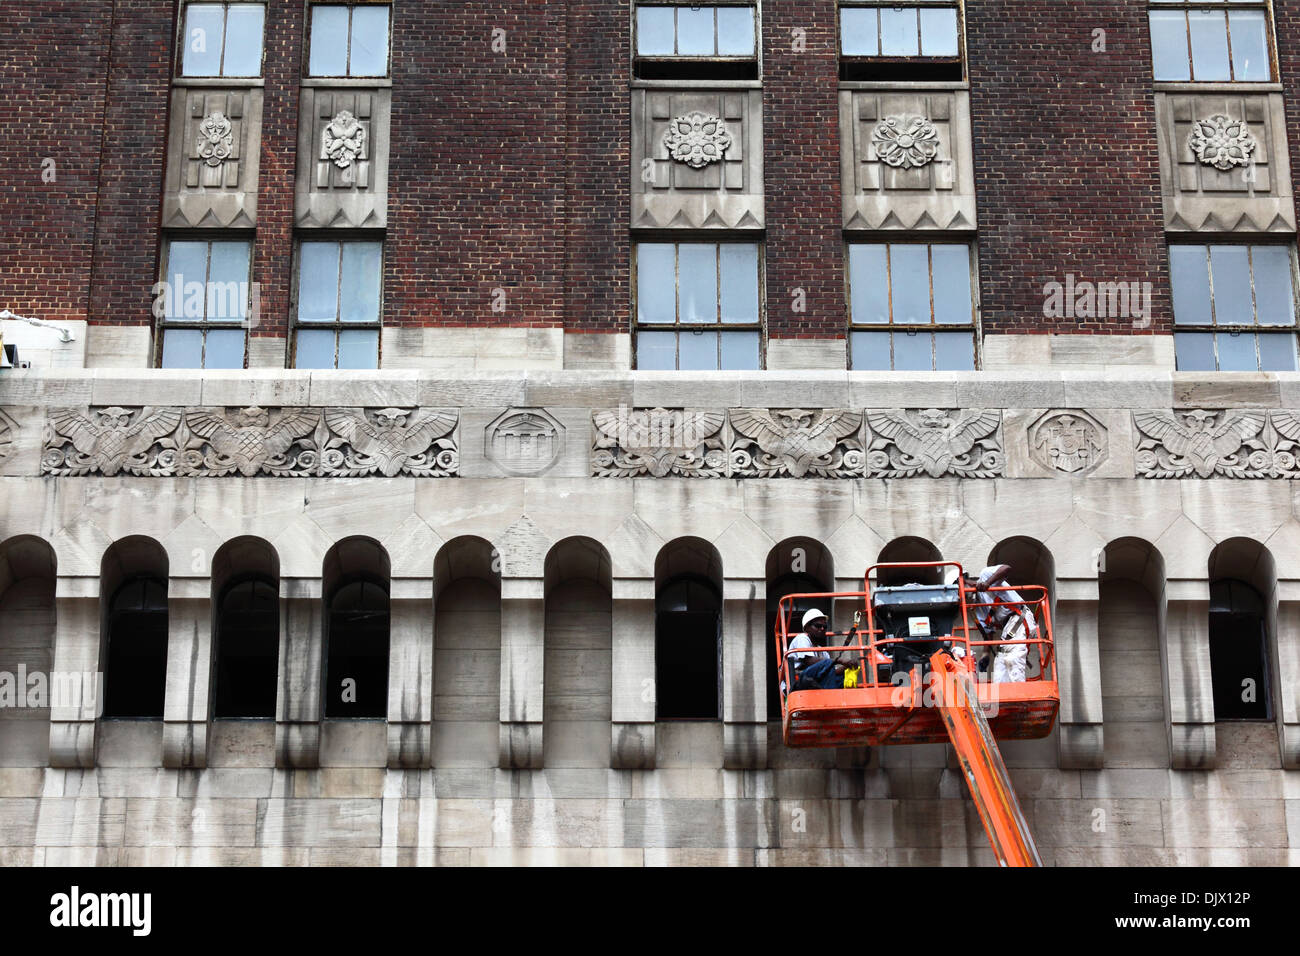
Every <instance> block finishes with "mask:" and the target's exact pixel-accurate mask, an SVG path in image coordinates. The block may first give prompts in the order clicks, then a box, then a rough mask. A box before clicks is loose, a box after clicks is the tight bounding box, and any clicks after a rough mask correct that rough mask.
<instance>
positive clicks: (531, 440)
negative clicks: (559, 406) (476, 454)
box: [483, 408, 564, 475]
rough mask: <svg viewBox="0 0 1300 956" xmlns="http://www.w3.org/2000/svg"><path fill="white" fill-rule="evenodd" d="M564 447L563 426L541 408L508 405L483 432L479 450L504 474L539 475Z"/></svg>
mask: <svg viewBox="0 0 1300 956" xmlns="http://www.w3.org/2000/svg"><path fill="white" fill-rule="evenodd" d="M563 450H564V426H563V425H561V424H560V423H559V422H558V421H557V420H556V419H555V418H554V417H552V416H551V414H550V413H549V412H547V411H546V409H544V408H512V409H509V410H508V411H506V412H503V413H502V414H501V415H500V416H498V417H497V418H496V419H495V420H494V421H493V422H492V423H491V424H489V425H488V426H487V428H486V429H485V430H484V432H483V453H484V455H486V456H487V458H488V459H489V460H490V461H494V462H496V464H497V466H498V467H499V468H500V469H501V470H502V471H504V472H505V473H506V474H508V475H540V474H541V473H542V472H544V471H546V470H547V469H548V468H550V467H551V466H552V465H553V464H555V462H556V461H558V460H559V457H560V453H561V452H562V451H563Z"/></svg>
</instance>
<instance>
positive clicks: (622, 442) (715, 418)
mask: <svg viewBox="0 0 1300 956" xmlns="http://www.w3.org/2000/svg"><path fill="white" fill-rule="evenodd" d="M591 422H592V425H594V426H595V429H596V437H595V440H594V442H593V444H592V449H591V467H592V474H593V475H595V476H596V477H598V478H635V477H638V476H641V475H651V476H653V477H655V478H664V477H667V476H669V475H674V476H677V477H682V478H722V477H724V476H725V475H726V473H727V455H728V452H727V442H726V436H725V435H724V434H721V432H722V429H723V426H724V424H725V423H726V415H725V414H724V413H722V412H696V411H684V410H682V409H667V408H649V409H629V408H618V409H604V410H601V411H596V412H593V413H592V415H591Z"/></svg>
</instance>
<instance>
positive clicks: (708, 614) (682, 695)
mask: <svg viewBox="0 0 1300 956" xmlns="http://www.w3.org/2000/svg"><path fill="white" fill-rule="evenodd" d="M722 587H723V583H722V555H721V554H719V553H718V549H717V548H715V547H714V546H713V545H712V544H710V543H709V542H707V541H705V540H704V539H703V538H695V537H682V538H674V539H673V540H672V541H669V542H668V543H667V544H665V545H664V546H663V547H662V548H660V549H659V553H658V555H656V556H655V707H656V710H655V714H656V719H660V720H663V719H677V718H698V719H703V720H717V719H720V718H721V716H722Z"/></svg>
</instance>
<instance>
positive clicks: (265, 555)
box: [210, 535, 281, 719]
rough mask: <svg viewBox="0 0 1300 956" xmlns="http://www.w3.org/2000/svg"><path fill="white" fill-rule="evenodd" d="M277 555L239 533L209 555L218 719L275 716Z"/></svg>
mask: <svg viewBox="0 0 1300 956" xmlns="http://www.w3.org/2000/svg"><path fill="white" fill-rule="evenodd" d="M280 618H281V614H280V555H279V553H278V552H277V551H276V550H275V548H274V547H273V546H272V545H271V544H270V542H268V541H266V540H265V539H263V538H259V537H256V536H254V535H241V536H239V537H237V538H231V539H230V540H229V541H227V542H225V543H224V544H222V545H221V547H220V548H218V549H217V553H216V554H215V555H214V556H213V559H212V662H213V667H212V676H213V680H212V700H211V703H210V707H211V714H212V716H213V717H214V718H217V719H240V718H261V719H268V718H273V717H274V716H275V696H276V689H277V679H278V667H279V656H280Z"/></svg>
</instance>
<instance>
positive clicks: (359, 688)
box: [325, 577, 388, 718]
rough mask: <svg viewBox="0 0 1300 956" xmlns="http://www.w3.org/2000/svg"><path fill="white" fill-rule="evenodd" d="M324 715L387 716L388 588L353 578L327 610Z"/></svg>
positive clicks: (335, 594)
mask: <svg viewBox="0 0 1300 956" xmlns="http://www.w3.org/2000/svg"><path fill="white" fill-rule="evenodd" d="M326 621H327V624H326V626H327V628H328V630H327V631H326V644H327V646H328V658H327V664H326V673H325V716H326V717H331V718H333V717H386V716H387V715H388V585H387V582H386V581H380V580H378V579H373V578H368V577H365V578H363V577H352V578H351V579H350V580H348V579H345V580H344V582H343V583H342V584H341V585H340V586H339V587H338V588H336V589H335V591H334V593H333V594H332V595H331V596H330V599H329V605H328V612H327V618H326Z"/></svg>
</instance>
